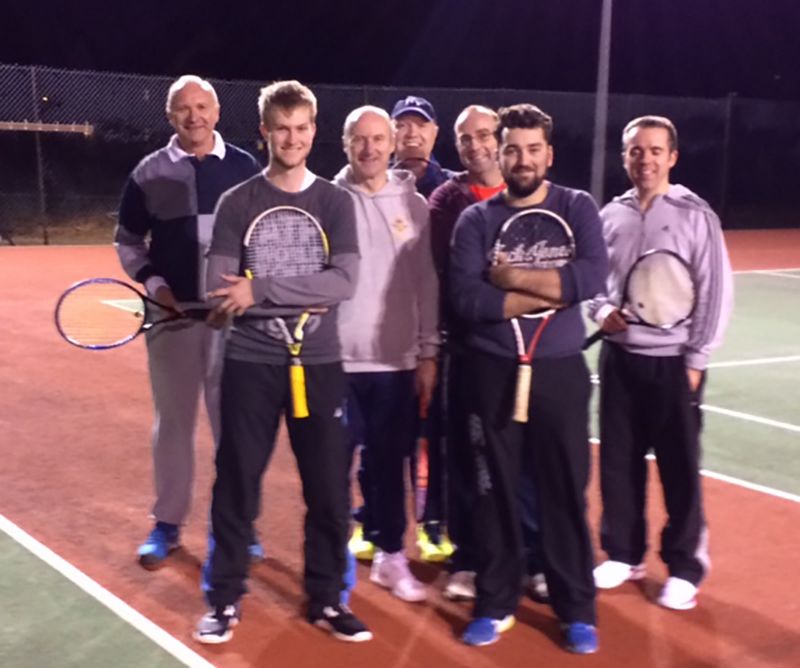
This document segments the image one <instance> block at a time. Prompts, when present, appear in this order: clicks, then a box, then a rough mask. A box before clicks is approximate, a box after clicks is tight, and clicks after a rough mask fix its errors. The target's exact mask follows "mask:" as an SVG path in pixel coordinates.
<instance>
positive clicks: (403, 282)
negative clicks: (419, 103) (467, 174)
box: [334, 106, 439, 601]
mask: <svg viewBox="0 0 800 668" xmlns="http://www.w3.org/2000/svg"><path fill="white" fill-rule="evenodd" d="M342 140H343V144H344V150H345V153H346V154H347V157H348V161H349V164H348V165H347V166H346V167H345V168H344V169H342V171H341V172H339V174H338V175H337V176H336V178H335V179H334V183H335V184H336V185H338V186H341V187H342V188H344V189H346V190H347V191H348V192H349V193H350V195H351V197H352V199H353V203H354V206H355V211H356V231H357V234H358V245H359V248H360V250H361V273H360V278H359V280H358V282H357V284H356V289H355V294H354V296H353V298H352V299H351V300H350V301H347V302H344V303H343V304H342V305H341V307H340V310H339V336H340V338H341V342H342V361H343V364H344V369H345V371H346V373H347V378H348V388H349V389H348V398H347V408H346V415H347V423H348V427H349V428H350V432H351V436H352V439H353V443H354V444H361V445H363V449H362V469H363V473H364V475H363V476H362V477H361V482H362V492H363V495H364V500H365V512H364V517H362V518H361V519H362V520H363V523H364V532H365V534H366V537H367V538H368V539H369V540H371V542H373V543H374V544H375V546H376V547H377V548H378V549H377V552H376V553H375V555H374V559H373V564H372V573H371V576H370V579H371V580H372V581H373V582H376V583H378V584H379V585H381V586H383V587H385V588H387V589H389V590H391V592H392V593H393V594H394V595H395V596H397V597H398V598H400V599H402V600H405V601H422V600H424V599H425V597H426V591H425V587H424V586H423V585H422V584H421V583H420V582H418V581H417V580H416V579H415V578H414V577H413V576H412V575H411V573H410V571H409V569H408V560H407V559H406V556H405V554H404V552H403V535H404V533H405V528H406V518H405V508H406V505H405V487H404V479H403V462H404V460H405V458H406V457H407V456H408V455H409V454H410V452H411V449H412V447H413V443H414V436H415V432H414V426H415V425H416V421H417V420H416V414H417V410H418V405H420V404H421V405H423V406H426V405H427V404H428V403H429V402H430V398H431V394H432V391H433V386H434V381H435V375H436V362H435V360H436V356H437V352H438V346H439V336H438V316H439V287H438V281H437V277H436V271H435V269H434V265H433V258H432V253H431V242H430V229H429V215H428V208H427V205H426V203H425V200H424V199H423V197H422V196H421V195H419V194H417V192H416V188H415V183H414V177H413V175H412V174H411V173H410V172H407V171H404V170H397V171H395V170H389V169H388V164H389V157H390V156H391V153H392V150H393V149H394V128H393V126H392V124H391V121H390V119H389V116H388V114H387V113H386V112H385V111H384V110H382V109H379V108H377V107H370V106H367V107H360V108H358V109H355V110H354V111H352V112H351V113H350V114H349V115H348V117H347V119H346V121H345V125H344V135H343V138H342Z"/></svg>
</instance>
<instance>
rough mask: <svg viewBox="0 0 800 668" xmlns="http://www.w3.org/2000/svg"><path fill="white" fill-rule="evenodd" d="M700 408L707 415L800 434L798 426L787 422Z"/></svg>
mask: <svg viewBox="0 0 800 668" xmlns="http://www.w3.org/2000/svg"><path fill="white" fill-rule="evenodd" d="M700 408H702V409H703V410H704V411H708V412H709V413H719V414H720V415H726V416H728V417H733V418H738V419H739V420H745V421H747V422H756V423H758V424H764V425H767V426H768V427H777V428H778V429H785V430H786V431H794V432H797V433H798V434H800V426H798V425H796V424H790V423H789V422H780V421H778V420H770V419H769V418H762V417H759V416H758V415H750V414H749V413H742V412H740V411H732V410H730V409H729V408H719V407H718V406H709V405H708V404H701V405H700Z"/></svg>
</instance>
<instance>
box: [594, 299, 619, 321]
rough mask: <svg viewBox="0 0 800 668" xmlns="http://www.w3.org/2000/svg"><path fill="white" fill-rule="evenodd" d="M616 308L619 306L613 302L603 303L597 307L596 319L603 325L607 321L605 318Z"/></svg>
mask: <svg viewBox="0 0 800 668" xmlns="http://www.w3.org/2000/svg"><path fill="white" fill-rule="evenodd" d="M616 309H617V307H616V306H614V305H613V304H603V305H602V306H601V307H600V308H599V309H597V313H595V314H594V321H595V322H596V323H597V324H598V325H602V324H603V323H604V322H605V319H606V318H607V317H608V316H610V315H611V313H613V312H614V311H615V310H616Z"/></svg>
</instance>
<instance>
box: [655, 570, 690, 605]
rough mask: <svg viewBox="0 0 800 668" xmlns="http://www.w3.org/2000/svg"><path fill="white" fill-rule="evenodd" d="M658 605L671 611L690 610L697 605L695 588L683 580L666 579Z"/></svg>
mask: <svg viewBox="0 0 800 668" xmlns="http://www.w3.org/2000/svg"><path fill="white" fill-rule="evenodd" d="M658 604H659V605H662V606H664V607H665V608H671V609H672V610H691V609H692V608H693V607H695V606H696V605H697V587H695V586H694V585H693V584H692V583H691V582H689V581H688V580H684V579H683V578H673V577H669V578H667V582H666V584H665V585H664V588H663V589H662V590H661V593H660V594H659V595H658Z"/></svg>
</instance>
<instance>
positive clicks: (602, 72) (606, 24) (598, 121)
mask: <svg viewBox="0 0 800 668" xmlns="http://www.w3.org/2000/svg"><path fill="white" fill-rule="evenodd" d="M612 3H613V0H603V7H602V9H601V16H600V49H599V55H598V59H597V92H596V93H595V98H594V144H593V147H592V187H591V188H592V195H593V196H594V199H595V201H596V202H597V203H598V205H600V206H602V205H603V203H604V201H605V200H604V193H603V183H604V180H605V171H606V169H605V163H606V125H607V123H608V80H609V71H610V63H611V5H612Z"/></svg>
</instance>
